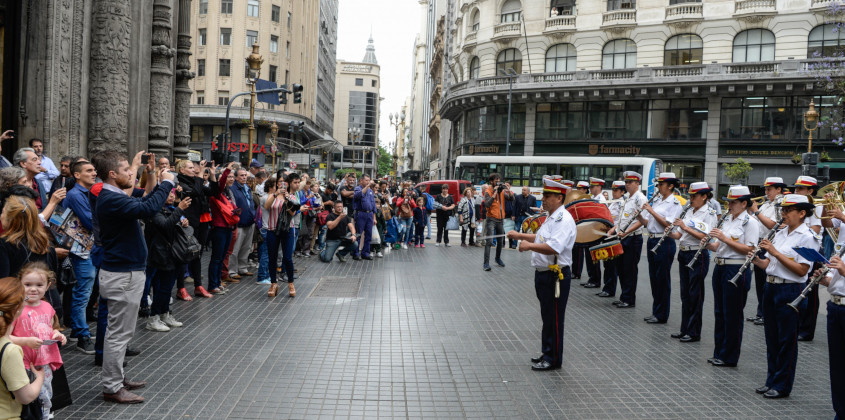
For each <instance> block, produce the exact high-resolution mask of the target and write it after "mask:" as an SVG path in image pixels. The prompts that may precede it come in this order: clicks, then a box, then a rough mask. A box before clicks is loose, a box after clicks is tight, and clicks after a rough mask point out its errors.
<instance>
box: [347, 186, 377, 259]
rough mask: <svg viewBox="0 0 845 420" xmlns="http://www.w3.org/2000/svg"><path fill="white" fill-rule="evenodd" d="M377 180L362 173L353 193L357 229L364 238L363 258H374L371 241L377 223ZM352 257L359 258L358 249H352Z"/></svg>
mask: <svg viewBox="0 0 845 420" xmlns="http://www.w3.org/2000/svg"><path fill="white" fill-rule="evenodd" d="M375 185H376V183H375V182H372V181H371V180H370V176H369V175H361V181H360V183H359V184H358V186H357V187H355V192H354V194H353V195H352V208H354V209H355V231H356V232H358V233H359V234H360V235H361V237H362V238H363V239H364V241H363V242H364V244H363V248H361V258H363V259H365V260H372V259H373V257H372V256H371V255H370V241H371V240H372V239H373V225H374V224H375V223H376V197H375V194H374V193H373V187H374V186H375ZM352 259H355V260H357V259H358V249H357V248H356V249H354V250H353V251H352Z"/></svg>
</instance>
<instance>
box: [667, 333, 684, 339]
mask: <svg viewBox="0 0 845 420" xmlns="http://www.w3.org/2000/svg"><path fill="white" fill-rule="evenodd" d="M684 336H685V335H684V334H681V333H672V335H670V336H669V337H672V338H681V337H684Z"/></svg>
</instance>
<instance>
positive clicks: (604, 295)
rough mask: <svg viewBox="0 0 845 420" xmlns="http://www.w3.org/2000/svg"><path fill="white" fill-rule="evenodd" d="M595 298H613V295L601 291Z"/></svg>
mask: <svg viewBox="0 0 845 420" xmlns="http://www.w3.org/2000/svg"><path fill="white" fill-rule="evenodd" d="M596 296H598V297H613V295H611V294H610V293H607V292H605V291H601V292H599V293H596Z"/></svg>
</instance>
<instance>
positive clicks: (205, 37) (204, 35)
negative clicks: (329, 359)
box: [199, 28, 208, 47]
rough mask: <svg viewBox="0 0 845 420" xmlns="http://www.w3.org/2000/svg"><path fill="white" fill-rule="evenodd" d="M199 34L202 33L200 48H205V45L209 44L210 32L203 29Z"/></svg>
mask: <svg viewBox="0 0 845 420" xmlns="http://www.w3.org/2000/svg"><path fill="white" fill-rule="evenodd" d="M199 32H200V40H199V46H200V47H204V46H205V44H206V43H208V30H206V29H205V28H202V29H200V30H199Z"/></svg>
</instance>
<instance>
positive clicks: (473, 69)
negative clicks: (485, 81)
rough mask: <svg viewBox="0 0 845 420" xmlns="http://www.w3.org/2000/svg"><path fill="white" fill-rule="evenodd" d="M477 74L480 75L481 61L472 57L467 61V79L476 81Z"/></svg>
mask: <svg viewBox="0 0 845 420" xmlns="http://www.w3.org/2000/svg"><path fill="white" fill-rule="evenodd" d="M479 74H481V60H479V59H478V57H472V60H470V61H469V78H470V79H478V75H479Z"/></svg>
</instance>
